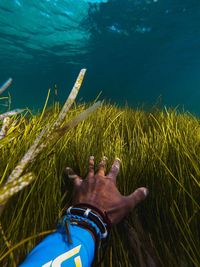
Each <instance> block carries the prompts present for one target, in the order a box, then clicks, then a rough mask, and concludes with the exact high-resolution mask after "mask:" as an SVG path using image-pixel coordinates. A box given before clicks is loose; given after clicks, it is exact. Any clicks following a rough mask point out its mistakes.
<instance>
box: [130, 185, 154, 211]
mask: <svg viewBox="0 0 200 267" xmlns="http://www.w3.org/2000/svg"><path fill="white" fill-rule="evenodd" d="M148 193H149V190H148V189H147V188H146V187H139V188H138V189H136V190H135V191H134V192H133V193H132V194H130V195H129V196H128V197H127V200H128V204H129V206H130V207H131V208H132V209H133V208H135V206H136V205H137V204H139V203H140V202H141V201H143V200H144V199H145V198H146V197H147V195H148Z"/></svg>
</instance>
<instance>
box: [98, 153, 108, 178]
mask: <svg viewBox="0 0 200 267" xmlns="http://www.w3.org/2000/svg"><path fill="white" fill-rule="evenodd" d="M107 159H108V158H107V157H105V156H104V157H103V159H102V160H101V162H100V163H99V165H98V171H97V174H98V175H101V176H105V169H106V161H107Z"/></svg>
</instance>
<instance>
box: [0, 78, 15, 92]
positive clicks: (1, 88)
mask: <svg viewBox="0 0 200 267" xmlns="http://www.w3.org/2000/svg"><path fill="white" fill-rule="evenodd" d="M12 81H13V79H12V78H9V79H8V80H7V81H6V82H5V83H4V84H3V85H2V86H1V87H0V94H2V93H3V92H4V91H5V90H6V89H7V88H8V87H9V86H10V85H11V83H12Z"/></svg>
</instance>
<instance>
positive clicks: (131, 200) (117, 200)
mask: <svg viewBox="0 0 200 267" xmlns="http://www.w3.org/2000/svg"><path fill="white" fill-rule="evenodd" d="M106 160H107V158H106V157H104V158H103V159H102V160H101V162H100V163H99V164H98V170H97V172H96V174H95V172H94V157H93V156H90V158H89V172H88V175H87V176H86V178H85V179H82V177H80V176H78V175H77V174H76V173H75V172H74V171H73V170H72V168H70V167H67V168H66V171H67V173H68V176H69V178H71V179H72V180H73V184H74V198H73V204H79V203H87V204H90V205H93V206H95V207H97V208H98V209H100V210H101V211H102V212H106V213H107V216H108V218H109V220H110V222H111V225H113V224H117V223H118V222H120V221H121V220H122V219H123V218H124V217H125V216H126V215H127V214H128V213H129V212H130V211H131V210H132V209H134V207H135V206H136V205H137V204H139V203H140V202H141V201H143V200H144V199H145V198H146V197H147V195H148V189H147V188H146V187H140V188H138V189H136V190H135V191H134V192H133V193H132V194H130V195H129V196H123V195H121V193H120V192H119V191H118V189H117V187H116V178H117V175H118V173H119V169H120V159H118V158H116V159H115V160H114V162H113V164H112V167H111V169H110V171H109V173H108V174H107V175H105V170H106Z"/></svg>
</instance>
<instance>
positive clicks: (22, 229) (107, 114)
mask: <svg viewBox="0 0 200 267" xmlns="http://www.w3.org/2000/svg"><path fill="white" fill-rule="evenodd" d="M82 71H83V70H82ZM81 75H82V76H81ZM83 75H84V73H83V72H82V74H81V73H80V76H79V77H78V79H77V83H76V84H75V86H74V90H77V85H79V87H80V85H81V81H80V80H81V79H82V78H83ZM73 94H74V91H73V92H72V93H71V96H72V95H73ZM74 98H75V97H74ZM47 102H48V97H47V101H46V103H45V105H44V109H43V110H42V112H41V113H39V114H35V115H34V114H32V113H31V111H29V110H25V111H24V112H23V113H20V114H16V115H14V116H12V117H10V121H9V125H7V128H6V131H5V134H4V135H3V137H2V138H1V139H0V177H1V179H0V212H1V215H0V216H1V217H0V266H17V265H18V264H19V263H20V262H21V261H22V260H23V259H24V257H25V256H26V255H27V253H28V252H29V251H30V250H31V249H32V248H33V247H34V246H35V245H36V244H37V243H38V242H39V241H40V240H41V239H42V238H43V237H44V236H46V235H47V234H48V233H51V232H53V231H55V227H56V223H57V221H58V218H59V217H60V216H61V214H62V212H63V210H64V209H65V208H66V207H67V206H68V205H69V204H70V202H71V199H72V189H73V187H72V184H71V183H70V181H69V180H68V178H67V176H66V174H65V168H66V167H67V166H70V167H72V168H73V169H74V170H75V171H76V172H77V173H78V174H79V175H80V176H82V177H85V176H86V174H87V172H88V159H89V156H90V155H94V157H95V163H96V164H97V163H98V162H99V161H100V160H101V158H102V156H104V155H105V156H107V157H108V163H107V170H108V169H110V167H111V165H112V162H113V160H114V158H115V157H119V158H120V159H121V169H120V172H119V175H118V178H117V185H118V188H119V190H120V192H121V193H122V194H124V195H126V194H130V193H131V192H132V191H134V190H135V189H136V188H137V187H139V186H146V187H148V189H149V196H148V198H147V199H146V200H145V201H144V202H143V203H142V204H140V205H139V206H138V207H137V208H136V209H135V210H134V211H132V213H131V214H130V215H129V216H128V217H127V218H125V219H124V220H123V221H122V222H121V223H120V224H119V225H117V226H116V227H114V228H113V229H112V232H111V237H110V240H109V244H108V246H107V248H106V252H105V255H104V258H103V262H102V263H101V264H100V266H102V267H108V266H109V267H112V266H115V267H120V266H121V267H126V266H127V267H138V266H140V267H154V266H155V267H157V266H163V267H168V266H174V267H192V266H195V267H199V266H200V253H199V251H200V238H199V236H200V226H199V225H200V224H199V221H200V203H199V200H200V120H199V118H197V117H195V116H193V115H192V114H190V113H189V112H180V111H178V110H177V109H172V108H171V109H170V108H169V109H167V108H165V109H159V108H157V107H155V106H154V107H153V108H152V110H150V111H149V112H147V111H144V110H143V109H141V108H136V109H131V108H129V107H128V106H127V105H126V106H124V108H121V107H118V106H117V105H111V104H110V103H109V102H100V101H98V102H97V99H95V100H94V102H92V103H76V102H74V101H72V98H70V96H69V98H68V100H67V102H66V103H67V104H66V103H65V105H64V106H63V108H62V107H61V106H60V104H59V103H58V102H55V103H54V104H53V105H52V106H50V107H47ZM66 107H67V108H66ZM58 118H59V119H58ZM4 123H5V120H4V121H1V122H0V128H2V127H3V124H4ZM4 128H5V127H4Z"/></svg>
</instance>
